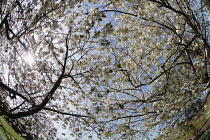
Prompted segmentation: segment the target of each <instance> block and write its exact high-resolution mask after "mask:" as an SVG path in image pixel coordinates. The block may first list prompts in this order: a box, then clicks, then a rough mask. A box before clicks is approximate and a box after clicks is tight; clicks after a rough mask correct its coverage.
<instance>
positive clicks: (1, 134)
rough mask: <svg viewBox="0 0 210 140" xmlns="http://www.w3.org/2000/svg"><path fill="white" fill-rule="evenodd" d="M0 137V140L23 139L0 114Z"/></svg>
mask: <svg viewBox="0 0 210 140" xmlns="http://www.w3.org/2000/svg"><path fill="white" fill-rule="evenodd" d="M0 138H1V139H2V140H25V139H24V138H22V137H21V136H19V135H18V133H17V132H15V130H14V129H13V128H12V127H11V126H10V125H9V123H8V122H7V121H6V120H5V119H4V117H2V116H0Z"/></svg>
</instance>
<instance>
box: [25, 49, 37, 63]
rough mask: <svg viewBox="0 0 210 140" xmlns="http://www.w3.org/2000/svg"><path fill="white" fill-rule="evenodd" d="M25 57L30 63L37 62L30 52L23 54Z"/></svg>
mask: <svg viewBox="0 0 210 140" xmlns="http://www.w3.org/2000/svg"><path fill="white" fill-rule="evenodd" d="M23 59H24V61H25V62H26V63H27V64H29V65H33V64H34V63H35V59H34V56H33V55H32V54H31V53H29V52H27V53H25V54H24V55H23Z"/></svg>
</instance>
